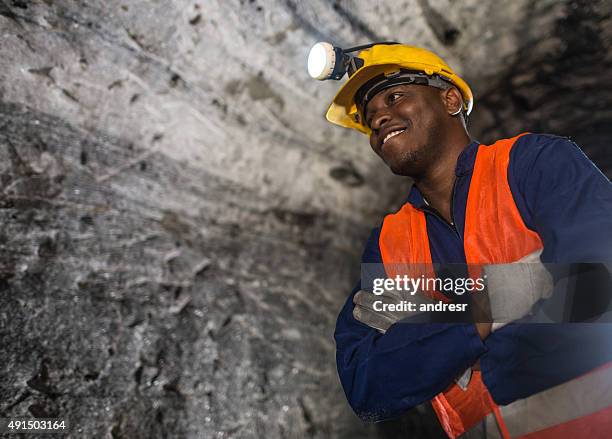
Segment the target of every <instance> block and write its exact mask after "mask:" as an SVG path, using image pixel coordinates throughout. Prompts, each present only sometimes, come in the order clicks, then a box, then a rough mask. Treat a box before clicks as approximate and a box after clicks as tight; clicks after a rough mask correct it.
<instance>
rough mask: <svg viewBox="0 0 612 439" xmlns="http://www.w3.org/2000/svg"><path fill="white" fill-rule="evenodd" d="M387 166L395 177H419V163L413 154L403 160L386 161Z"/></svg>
mask: <svg viewBox="0 0 612 439" xmlns="http://www.w3.org/2000/svg"><path fill="white" fill-rule="evenodd" d="M385 162H386V163H387V166H389V169H390V170H391V172H393V173H394V174H395V175H400V176H402V177H414V176H416V175H419V170H420V166H419V161H418V160H416V157H415V156H414V155H413V154H409V155H408V156H406V157H402V158H401V159H399V160H398V159H396V160H389V161H387V160H385Z"/></svg>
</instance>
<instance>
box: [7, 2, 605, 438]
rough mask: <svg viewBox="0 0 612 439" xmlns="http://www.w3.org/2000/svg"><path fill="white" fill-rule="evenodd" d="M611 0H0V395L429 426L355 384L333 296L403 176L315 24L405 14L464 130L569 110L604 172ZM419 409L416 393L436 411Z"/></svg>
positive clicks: (372, 429)
mask: <svg viewBox="0 0 612 439" xmlns="http://www.w3.org/2000/svg"><path fill="white" fill-rule="evenodd" d="M611 12H612V4H610V2H606V1H567V0H564V1H539V2H536V3H535V4H533V3H530V2H527V1H524V0H519V1H508V2H494V1H490V2H482V1H476V0H459V1H450V0H409V1H403V2H383V1H376V2H371V1H369V2H366V1H337V2H328V1H321V0H317V1H312V2H295V1H291V0H255V1H212V2H203V1H194V0H189V1H187V0H181V1H174V2H165V1H149V2H145V1H140V0H134V1H119V0H111V1H104V2H102V1H97V2H96V1H92V2H70V1H62V0H56V1H51V0H41V1H31V2H25V1H16V0H12V1H9V0H0V29H1V30H2V32H1V34H0V38H1V39H0V78H1V80H0V159H1V160H0V176H1V191H0V221H1V223H2V228H1V229H0V291H1V293H0V349H1V352H0V356H1V358H2V361H1V362H0V417H16V416H36V417H56V416H59V417H65V418H67V419H69V421H70V423H71V425H72V426H73V428H72V432H71V433H70V434H69V437H108V438H156V437H159V438H162V437H194V438H195V437H205V438H209V437H210V438H213V437H214V438H229V437H240V438H260V437H266V438H293V437H299V438H302V437H316V438H330V437H336V438H358V437H362V438H366V437H380V438H384V437H396V436H397V435H398V433H400V432H403V433H405V434H406V435H407V436H406V437H439V435H440V434H441V431H440V430H439V427H437V425H436V423H435V421H434V420H433V418H431V414H430V413H429V412H428V410H429V409H428V408H427V407H425V406H424V407H419V408H417V409H415V410H414V411H412V412H410V413H408V414H407V415H406V416H405V417H404V418H403V419H401V420H399V421H395V422H389V423H384V424H379V425H366V424H363V423H362V422H361V421H359V420H358V419H357V418H356V417H355V416H354V415H353V413H352V412H351V411H350V408H349V407H348V405H347V403H346V400H345V397H344V395H343V393H342V390H341V388H340V385H339V382H338V379H337V375H336V371H335V363H334V344H333V338H332V335H333V329H334V324H335V318H336V315H337V312H338V311H339V309H340V306H341V304H342V303H343V301H344V299H345V297H346V296H347V295H348V293H349V291H350V289H351V287H352V284H353V283H354V282H355V280H356V279H357V278H358V275H359V254H360V251H361V248H362V246H363V241H364V239H365V237H366V236H367V234H368V231H369V229H370V228H371V227H373V226H375V225H376V224H378V223H379V222H380V220H381V219H382V216H383V215H384V213H385V212H388V211H392V210H393V209H396V208H397V207H398V206H399V205H400V204H401V202H402V200H403V199H404V197H405V194H406V193H407V188H408V186H409V182H408V181H406V180H404V179H401V178H397V177H394V176H392V175H390V174H389V172H388V170H387V169H386V168H385V167H384V165H383V164H382V163H379V162H378V160H377V158H376V157H375V156H374V154H372V153H371V151H370V150H369V147H368V145H367V141H366V139H365V138H363V137H362V136H360V135H358V134H356V133H351V132H347V131H346V130H343V129H341V128H337V127H332V126H330V125H329V124H327V123H326V121H325V120H324V117H323V114H324V111H325V108H326V106H327V104H328V103H329V101H330V99H331V98H332V97H333V95H334V92H335V90H336V88H337V86H338V84H337V83H333V84H332V83H319V82H316V81H313V80H310V79H309V78H308V77H307V74H306V57H307V53H308V49H309V48H310V46H311V45H312V44H313V43H315V42H316V41H319V40H328V41H331V42H334V43H336V44H338V45H340V46H349V45H355V44H359V43H364V42H368V41H372V40H386V39H395V40H399V41H401V42H404V43H407V44H413V45H421V46H424V47H427V48H429V49H431V50H434V51H436V52H437V53H439V54H440V55H441V56H442V57H443V58H445V59H446V60H447V61H448V62H449V64H450V65H451V66H453V67H455V68H456V69H457V70H458V71H460V72H461V73H462V74H463V76H464V77H465V79H466V80H467V81H468V83H469V84H470V85H471V86H472V88H473V89H474V91H475V106H474V112H473V113H472V117H471V120H470V133H471V134H472V136H473V137H474V138H476V139H478V140H480V141H481V142H483V143H487V142H490V141H494V140H496V139H499V138H502V137H510V136H513V135H515V134H518V133H520V132H523V131H531V132H545V133H552V134H557V135H562V136H569V137H571V138H572V139H573V140H574V141H576V142H577V143H578V144H579V145H580V146H581V147H582V148H583V150H584V151H585V153H586V154H587V155H588V156H589V157H590V158H591V159H592V160H593V161H594V162H595V163H596V164H597V165H598V166H599V167H600V168H601V169H602V170H603V171H604V172H605V173H606V175H607V176H608V177H610V176H612V154H611V153H610V141H609V139H610V135H611V131H612V128H611V127H612V124H611V123H610V122H611V121H612V110H611V109H610V108H611V106H610V104H611V103H612V47H611V44H612V43H611V42H612V23H611V15H610V14H611ZM428 413H429V414H428Z"/></svg>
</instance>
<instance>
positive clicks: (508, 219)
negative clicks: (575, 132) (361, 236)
mask: <svg viewBox="0 0 612 439" xmlns="http://www.w3.org/2000/svg"><path fill="white" fill-rule="evenodd" d="M524 134H526V133H523V134H521V135H519V136H516V137H514V138H511V139H503V140H500V141H498V142H496V143H494V144H493V145H489V146H487V145H479V147H478V152H477V154H476V160H475V163H474V169H473V172H472V178H471V182H470V188H469V192H468V198H467V205H466V218H465V233H464V238H463V243H464V250H465V256H466V261H467V263H468V264H470V266H473V264H500V263H509V262H514V261H517V260H518V259H521V258H522V257H523V256H526V255H528V254H530V253H532V252H534V251H536V250H538V249H541V248H542V246H543V244H542V241H541V239H540V237H539V236H538V235H537V234H536V233H535V232H533V231H532V230H529V229H528V228H527V227H526V226H525V223H524V222H523V219H522V218H521V215H520V212H519V210H518V208H517V206H516V204H515V202H514V198H513V196H512V192H511V191H510V185H509V183H508V164H509V162H510V151H511V149H512V146H513V145H514V143H515V141H516V140H517V139H518V138H519V137H520V136H522V135H524ZM379 247H380V252H381V256H382V260H383V263H384V264H385V270H386V271H387V275H388V276H392V275H395V269H388V267H393V265H392V264H415V267H421V268H415V269H413V270H411V269H409V271H411V273H410V274H411V275H418V274H419V273H423V272H424V271H426V272H428V273H431V272H432V270H431V269H430V270H427V269H425V268H422V267H424V265H423V264H431V263H432V260H431V253H430V248H429V238H428V235H427V224H426V219H425V214H424V212H422V211H421V210H418V209H416V208H415V207H414V206H412V205H411V204H410V203H406V204H405V205H404V206H403V207H402V208H401V209H400V210H399V211H398V212H397V213H395V214H392V215H387V216H386V217H385V220H384V222H383V225H382V228H381V233H380V238H379ZM390 271H391V272H390ZM611 371H612V368H606V367H603V368H600V369H598V370H596V371H593V372H591V373H590V374H587V375H584V376H582V377H579V378H575V379H573V380H571V381H569V382H567V383H564V384H561V385H559V386H556V387H553V388H551V389H547V390H545V391H543V392H540V393H538V394H535V395H532V396H531V397H528V398H525V399H523V400H519V401H515V402H514V403H512V404H510V405H508V406H505V407H498V406H497V405H496V404H495V403H494V402H493V399H492V397H491V395H490V394H489V392H488V390H487V389H486V386H485V385H484V383H483V382H482V380H481V376H480V373H474V374H473V378H472V379H471V381H470V383H469V385H468V388H467V390H465V391H464V390H462V389H461V388H460V387H459V386H457V385H456V384H453V385H451V386H450V387H449V388H448V389H447V390H445V391H444V392H442V393H440V394H439V395H437V396H436V397H434V399H433V400H432V405H433V408H434V410H435V411H436V414H437V416H438V419H439V421H440V423H441V425H442V427H443V428H444V430H445V431H446V433H447V434H448V436H449V437H451V438H455V437H457V436H459V435H461V434H463V433H464V432H466V431H468V430H469V429H470V428H472V427H473V426H474V425H476V424H477V423H478V422H479V421H482V420H487V421H489V422H487V423H490V421H491V419H493V418H495V419H496V421H497V422H496V423H497V424H498V427H499V430H500V435H501V437H509V436H512V437H519V436H525V435H528V437H529V439H536V438H537V439H541V438H548V437H550V436H548V433H547V432H548V431H552V430H554V434H555V435H556V437H567V436H566V434H565V433H564V432H566V433H569V432H570V431H571V432H575V431H576V429H580V428H584V424H585V422H591V423H593V422H594V423H595V424H594V425H591V427H589V428H590V429H586V430H584V431H589V432H592V431H596V432H599V436H598V435H597V434H595V435H594V436H593V433H590V434H591V436H592V437H593V438H599V437H601V434H602V433H604V432H606V431H608V432H609V431H610V423H611V422H612V419H611V417H610V416H608V417H606V416H605V414H606V413H608V412H609V411H610V409H608V407H610V406H611V405H612V392H611V391H610V388H609V386H611V385H612V380H611V379H610V376H609V374H611V373H612V372H611ZM597 383H606V385H599V386H598V384H597ZM593 387H597V389H594V388H593ZM593 391H595V395H597V396H596V397H595V398H593V400H592V401H590V402H591V403H589V404H586V403H585V402H584V401H586V400H587V399H589V395H593V393H592V392H593ZM599 391H601V395H600V394H599V393H598V392H599ZM550 395H554V396H550ZM576 398H579V399H580V400H581V401H582V402H581V404H582V406H583V407H585V409H584V410H582V411H581V410H579V409H578V408H577V407H576V406H575V405H574V402H572V401H575V400H576ZM602 409H603V410H602ZM606 409H607V410H608V412H606V411H605V410H606ZM500 411H501V415H500ZM542 413H546V416H544V415H542ZM602 413H604V414H603V415H602ZM608 414H609V413H608ZM587 415H588V416H587ZM502 417H503V418H504V419H505V418H506V417H507V418H508V422H507V424H508V425H506V423H505V422H504V421H503V420H502ZM582 420H584V422H583V421H582ZM602 420H605V424H604V423H602V422H603V421H602ZM551 429H552V430H551ZM560 434H561V436H560ZM540 435H542V436H540Z"/></svg>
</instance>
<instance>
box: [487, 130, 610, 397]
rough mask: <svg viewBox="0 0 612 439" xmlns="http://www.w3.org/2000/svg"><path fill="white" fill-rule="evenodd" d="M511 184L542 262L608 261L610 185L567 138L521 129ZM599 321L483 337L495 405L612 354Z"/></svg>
mask: <svg viewBox="0 0 612 439" xmlns="http://www.w3.org/2000/svg"><path fill="white" fill-rule="evenodd" d="M508 179H509V183H510V188H511V190H512V193H513V196H514V199H515V202H516V204H517V207H518V208H519V211H520V213H521V216H522V217H523V220H524V221H525V224H526V225H527V227H529V228H530V229H532V230H534V231H536V232H537V233H538V235H539V236H540V237H541V239H542V241H543V244H544V248H543V251H542V255H541V260H542V262H545V263H553V262H554V263H574V262H610V261H612V257H611V252H612V185H611V183H610V180H609V179H608V178H607V177H606V176H604V175H603V174H602V173H601V171H600V170H599V169H598V168H597V167H596V166H595V165H594V164H593V163H592V162H591V161H590V160H589V159H588V158H587V157H586V156H585V155H584V153H583V152H582V151H581V150H580V149H579V148H578V146H577V145H576V144H575V143H573V142H571V141H570V140H568V139H566V138H562V137H557V136H550V135H534V134H532V135H526V136H523V137H521V138H520V139H519V141H517V144H515V146H514V147H513V150H512V152H511V158H510V167H509V173H508ZM610 340H612V326H611V325H610V324H604V323H595V324H587V323H566V324H534V323H531V321H530V318H529V317H528V318H525V319H522V320H521V321H518V322H516V323H513V324H509V325H507V326H505V327H503V328H501V329H500V330H498V331H496V332H494V333H493V334H491V335H490V336H489V337H487V338H486V339H485V345H486V347H487V348H488V349H487V352H486V353H485V354H484V355H483V356H482V357H481V359H480V364H481V368H482V373H483V379H484V382H485V383H486V385H487V387H488V389H489V391H490V392H491V395H492V396H493V399H494V400H495V401H496V402H497V403H498V404H509V403H511V402H512V401H514V400H516V399H519V398H524V397H527V396H529V395H532V394H534V393H537V392H540V391H542V390H545V389H547V388H550V387H553V386H555V385H558V384H561V383H563V382H565V381H568V380H570V379H572V378H574V377H577V376H579V375H581V374H584V373H586V372H588V371H590V370H592V369H594V368H595V367H597V366H600V365H601V364H604V363H606V362H607V361H610V360H612V343H610Z"/></svg>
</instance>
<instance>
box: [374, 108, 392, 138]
mask: <svg viewBox="0 0 612 439" xmlns="http://www.w3.org/2000/svg"><path fill="white" fill-rule="evenodd" d="M390 120H391V115H390V114H389V112H388V111H387V110H382V109H381V110H379V111H377V112H376V114H374V117H372V126H371V128H372V131H374V132H378V130H380V129H381V128H382V127H383V126H384V125H385V124H386V123H387V122H389V121H390Z"/></svg>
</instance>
